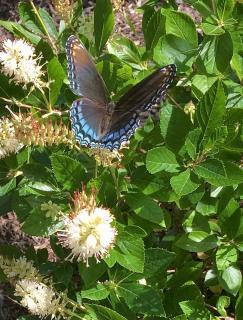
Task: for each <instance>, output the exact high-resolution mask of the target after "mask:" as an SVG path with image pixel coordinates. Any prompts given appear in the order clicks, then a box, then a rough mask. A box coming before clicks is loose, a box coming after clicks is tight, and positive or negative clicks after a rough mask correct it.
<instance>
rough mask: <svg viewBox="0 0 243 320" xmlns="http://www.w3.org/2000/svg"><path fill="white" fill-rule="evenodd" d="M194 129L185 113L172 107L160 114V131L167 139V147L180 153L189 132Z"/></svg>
mask: <svg viewBox="0 0 243 320" xmlns="http://www.w3.org/2000/svg"><path fill="white" fill-rule="evenodd" d="M191 129H192V123H191V121H190V119H189V117H188V116H187V115H186V114H185V112H184V111H183V110H181V109H179V108H175V107H174V106H172V105H166V106H164V107H163V108H162V110H161V112H160V130H161V134H162V137H163V138H164V139H165V143H166V146H167V147H168V148H169V149H170V150H172V151H173V152H175V153H176V154H178V153H179V151H180V149H182V148H184V146H185V140H186V136H187V134H188V132H189V131H190V130H191Z"/></svg>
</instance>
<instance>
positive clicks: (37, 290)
mask: <svg viewBox="0 0 243 320" xmlns="http://www.w3.org/2000/svg"><path fill="white" fill-rule="evenodd" d="M15 296H18V297H20V298H21V301H20V303H21V304H22V306H24V307H26V308H27V309H28V310H29V311H30V313H31V314H33V315H38V316H41V317H47V316H50V315H51V316H52V317H56V315H57V312H58V310H59V309H61V308H60V306H61V297H60V296H59V297H57V295H56V293H55V291H54V290H53V289H52V288H51V287H49V286H47V285H46V284H44V283H40V282H36V281H34V280H29V279H23V280H19V281H18V282H17V283H16V286H15Z"/></svg>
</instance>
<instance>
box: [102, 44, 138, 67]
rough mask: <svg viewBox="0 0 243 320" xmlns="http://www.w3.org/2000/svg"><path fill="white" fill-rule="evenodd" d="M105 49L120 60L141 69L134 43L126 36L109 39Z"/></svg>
mask: <svg viewBox="0 0 243 320" xmlns="http://www.w3.org/2000/svg"><path fill="white" fill-rule="evenodd" d="M107 49H108V51H109V52H110V53H112V54H114V55H115V56H117V57H118V58H120V59H121V60H122V61H124V62H126V63H127V64H129V65H130V66H131V67H133V68H135V69H137V70H143V68H144V67H143V66H142V62H141V56H140V53H139V51H138V48H137V47H136V45H135V44H134V43H133V42H132V41H131V40H130V39H128V38H115V39H112V41H109V42H108V44H107Z"/></svg>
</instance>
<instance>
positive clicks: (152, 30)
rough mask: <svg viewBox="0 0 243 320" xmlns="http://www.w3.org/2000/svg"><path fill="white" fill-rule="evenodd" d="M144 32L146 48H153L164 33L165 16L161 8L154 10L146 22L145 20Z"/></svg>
mask: <svg viewBox="0 0 243 320" xmlns="http://www.w3.org/2000/svg"><path fill="white" fill-rule="evenodd" d="M143 33H144V40H145V44H146V49H147V50H148V51H149V50H153V48H154V47H155V46H156V44H157V43H158V40H159V38H160V37H161V36H162V35H163V33H164V17H163V16H162V14H161V11H160V10H159V11H153V13H152V14H151V16H150V17H149V19H148V21H146V24H145V22H144V21H143Z"/></svg>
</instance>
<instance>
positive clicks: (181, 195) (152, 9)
mask: <svg viewBox="0 0 243 320" xmlns="http://www.w3.org/2000/svg"><path fill="white" fill-rule="evenodd" d="M96 2H97V3H96V7H95V10H94V16H93V17H89V19H87V18H85V19H84V16H83V13H82V3H81V1H77V2H76V3H75V4H74V7H73V13H72V17H71V16H70V18H69V19H68V20H66V21H64V20H61V22H60V24H59V27H58V28H57V26H56V24H55V23H54V21H53V19H52V17H51V16H50V15H49V14H48V13H47V11H45V10H44V9H41V8H37V7H35V6H34V5H33V3H32V2H29V3H28V2H20V3H19V16H20V19H21V23H16V22H11V21H3V20H2V21H0V25H1V26H2V27H4V28H5V29H7V30H8V31H9V32H10V33H12V34H13V35H14V36H15V37H16V38H22V39H25V40H26V41H27V42H29V43H31V44H32V45H34V46H35V49H36V52H37V54H38V53H41V55H42V61H41V63H42V64H44V66H43V70H44V73H45V75H44V78H43V81H45V82H48V83H49V85H48V87H45V88H43V89H41V90H40V89H39V88H33V87H31V85H27V86H26V87H23V86H20V85H17V84H14V83H13V82H12V81H10V80H9V78H8V77H7V76H5V75H4V74H3V73H1V74H0V104H1V108H0V115H1V117H6V116H8V117H9V109H11V111H12V112H14V113H15V114H16V115H17V116H19V111H20V112H21V116H22V117H23V116H28V114H30V113H32V116H33V117H34V119H35V121H37V122H39V123H42V124H43V126H45V119H47V120H48V121H51V122H52V123H54V124H55V125H56V126H58V125H60V126H63V125H64V124H65V126H69V119H68V113H67V112H66V111H67V110H68V109H69V107H70V105H71V103H72V102H73V100H74V99H75V96H74V95H73V93H72V92H71V90H70V88H69V86H68V81H67V71H66V56H65V49H64V47H65V42H66V40H67V38H68V36H70V35H71V34H76V35H78V36H79V37H80V38H81V39H82V41H83V43H84V44H85V46H86V47H87V48H88V50H89V52H90V53H91V55H92V56H93V57H94V60H95V62H96V65H97V68H98V70H99V72H100V74H101V75H102V77H103V79H104V81H105V83H106V85H107V88H108V90H109V92H110V95H111V96H112V99H113V100H114V101H116V100H117V99H118V98H119V97H120V96H121V95H122V94H123V93H124V92H125V91H126V90H127V89H128V88H129V87H131V85H133V84H135V83H137V82H138V81H140V80H141V79H143V78H144V77H145V76H147V75H148V74H149V73H150V72H151V71H152V70H154V69H156V68H159V67H161V66H164V65H167V64H170V63H175V64H176V66H177V78H176V82H175V86H174V87H173V88H172V89H171V90H170V91H169V95H168V97H167V99H166V101H165V102H164V103H162V106H161V112H160V120H159V121H153V120H152V119H148V120H147V122H146V124H145V125H144V127H143V128H141V129H138V130H137V131H136V133H135V135H134V137H132V139H131V141H130V144H129V148H126V149H123V150H122V151H121V154H122V156H121V159H119V160H116V159H115V160H113V161H111V163H110V164H109V165H108V166H104V165H102V163H100V162H97V161H96V160H95V157H94V156H93V155H92V154H90V150H88V149H87V148H75V147H72V148H71V147H70V145H69V144H66V143H61V142H62V141H58V143H57V144H48V143H47V144H45V137H43V141H44V142H43V145H41V143H36V144H35V143H32V142H33V141H30V145H28V146H27V145H25V146H23V147H22V148H20V149H19V151H18V152H17V153H16V154H10V155H9V156H7V157H5V158H2V159H1V160H0V178H1V181H0V183H1V185H0V213H1V214H2V215H4V214H6V213H7V212H10V211H14V212H16V214H17V216H18V219H19V220H20V221H21V225H22V231H23V232H25V233H26V234H27V235H32V236H41V237H50V243H51V248H52V250H53V251H54V253H55V254H56V256H57V257H58V260H57V262H55V263H54V262H50V261H48V258H47V257H48V254H47V250H46V249H41V250H37V251H35V250H32V249H31V248H29V249H28V250H27V251H26V252H20V251H19V249H17V248H16V247H13V246H10V245H1V246H0V252H1V255H3V256H4V257H16V258H17V257H19V256H20V255H25V256H26V257H27V258H28V259H29V260H32V261H34V263H35V266H36V267H37V268H38V269H39V270H40V272H41V273H42V274H43V275H48V276H50V277H52V278H53V281H54V285H55V288H56V290H57V291H60V292H62V291H66V292H67V294H68V296H69V297H70V299H72V300H73V301H74V302H75V303H79V304H82V305H83V306H84V307H85V308H86V315H85V318H82V319H99V320H102V319H117V320H118V319H129V320H132V319H151V320H152V319H171V320H172V319H173V320H186V319H190V320H194V319H205V320H209V319H226V318H227V317H231V318H235V319H237V320H241V319H243V286H242V272H241V269H242V258H243V255H242V251H243V211H242V209H241V201H242V200H241V199H242V197H243V170H242V151H243V144H242V142H243V126H242V125H243V120H242V119H243V98H242V81H243V62H242V42H243V29H242V28H243V25H242V22H243V8H242V4H241V1H233V0H217V1H200V0H199V1H194V0H190V1H188V3H189V4H190V5H192V6H194V8H195V9H196V10H197V11H198V13H199V15H200V17H199V20H198V21H197V22H195V21H194V20H193V19H192V18H191V16H189V15H188V14H187V13H185V12H181V11H179V10H178V6H177V4H176V2H175V1H167V2H164V4H163V6H162V7H160V8H158V7H156V5H157V4H158V2H159V1H156V0H149V1H147V2H146V3H145V4H144V5H143V6H142V7H140V8H138V10H139V11H140V12H142V14H143V19H142V30H143V34H144V45H140V46H137V45H136V44H135V43H134V42H133V41H132V40H130V39H128V38H125V37H123V36H121V35H119V34H118V33H115V32H114V24H115V13H114V10H113V8H112V3H111V2H110V0H97V1H96ZM128 23H129V21H128ZM93 90H95V88H93ZM145 90H146V89H145ZM6 104H7V105H8V109H6V108H5V106H6ZM48 123H49V122H48ZM37 130H41V129H40V128H39V129H37ZM57 131H58V130H57ZM34 134H35V133H34V132H33V135H34ZM57 134H58V132H57ZM29 135H31V131H30V132H29ZM30 140H31V139H30ZM32 140H33V139H32ZM84 187H85V190H86V192H87V194H89V193H90V192H91V190H92V189H93V188H95V189H96V190H97V191H96V192H97V195H96V201H97V203H99V206H103V207H105V208H109V209H110V211H111V212H112V214H113V215H114V217H115V225H116V228H117V230H118V235H117V238H116V243H115V246H114V247H113V249H112V250H111V251H110V253H109V255H108V256H107V257H106V258H104V259H103V260H102V261H101V262H100V263H96V261H95V259H90V260H89V266H87V265H86V263H83V262H76V261H75V260H74V261H73V262H70V261H66V260H65V258H66V257H67V256H68V251H67V250H66V249H64V248H62V247H61V246H60V243H59V241H58V238H57V237H56V231H57V230H59V229H60V228H61V226H60V223H59V221H58V220H55V219H52V217H51V216H50V215H46V214H45V211H43V207H42V205H43V204H45V203H48V202H49V201H51V202H52V203H54V204H57V205H58V206H59V207H60V208H61V209H62V212H63V213H64V214H68V213H69V212H70V205H71V203H72V201H71V199H72V197H73V195H74V192H75V191H76V190H82V188H84ZM1 279H2V281H6V278H5V277H4V276H3V275H2V277H1ZM141 280H142V281H141ZM79 317H80V316H79ZM76 318H77V319H78V311H77V315H76V316H75V315H73V317H72V319H76ZM21 319H27V317H26V318H25V317H22V318H21ZM28 319H30V318H29V317H28ZM70 319H71V317H70Z"/></svg>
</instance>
